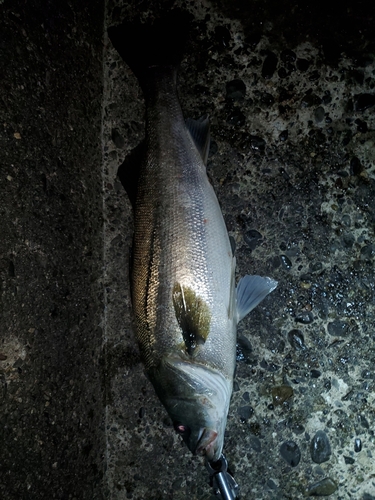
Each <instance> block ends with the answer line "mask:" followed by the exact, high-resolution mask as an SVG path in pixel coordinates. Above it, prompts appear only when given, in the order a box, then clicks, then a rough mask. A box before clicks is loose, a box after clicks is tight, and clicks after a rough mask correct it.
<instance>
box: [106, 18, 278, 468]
mask: <svg viewBox="0 0 375 500" xmlns="http://www.w3.org/2000/svg"><path fill="white" fill-rule="evenodd" d="M185 26H186V23H185V24H181V22H180V23H176V22H175V20H174V21H173V23H172V22H171V20H162V21H159V23H155V24H154V25H153V26H151V27H150V26H148V25H142V24H140V23H133V24H123V25H120V26H117V27H112V28H109V30H108V33H109V36H110V39H111V41H112V43H113V45H114V46H115V48H116V49H117V50H118V52H119V53H120V55H121V56H122V57H123V59H124V60H125V61H126V62H127V63H128V64H129V66H130V68H131V69H132V70H133V71H134V73H135V74H136V76H137V77H138V79H139V82H140V85H141V87H142V89H143V91H144V95H145V99H146V139H145V153H144V156H143V159H142V162H141V165H140V166H139V179H138V188H137V193H136V197H135V208H134V212H135V233H134V245H133V256H132V260H133V262H132V275H131V282H132V283H131V284H132V302H133V309H134V314H135V323H136V335H137V339H138V343H139V346H140V349H141V353H142V356H143V360H144V364H145V367H146V372H147V374H148V376H149V378H150V380H151V382H152V384H153V386H154V388H155V391H156V393H157V395H158V397H159V399H160V400H161V402H162V403H163V405H164V406H165V408H166V410H167V412H168V414H169V416H170V417H171V419H172V421H173V423H174V427H175V430H176V431H177V432H178V433H179V434H180V435H181V436H182V438H183V439H184V441H185V442H186V444H187V446H188V447H189V449H190V450H191V451H192V453H197V454H202V455H205V456H206V457H207V459H208V460H209V461H214V460H218V459H219V457H220V455H221V452H222V449H223V440H224V431H225V426H226V421H227V414H228V408H229V402H230V398H231V394H232V386H233V375H234V369H235V361H236V328H237V323H238V322H239V321H240V320H241V319H242V318H243V317H244V316H245V315H246V314H247V313H248V312H249V311H250V310H251V309H253V308H254V307H255V306H256V305H257V304H258V303H259V302H260V301H261V300H262V299H263V298H264V297H265V296H266V295H267V294H268V293H269V292H271V291H272V290H273V289H274V288H276V285H277V283H276V281H274V280H272V279H271V278H262V277H260V276H245V277H244V278H242V279H241V280H240V282H239V284H238V286H237V288H236V286H235V267H236V261H235V257H234V256H233V252H232V248H231V244H230V240H229V237H228V232H227V229H226V226H225V222H224V219H223V216H222V213H221V210H220V206H219V203H218V200H217V198H216V195H215V192H214V190H213V188H212V185H211V184H210V182H209V180H208V178H207V174H206V167H205V162H206V160H207V155H208V148H209V122H208V118H201V119H200V120H197V121H194V120H188V121H186V122H185V120H184V117H183V114H182V110H181V107H180V103H179V100H178V96H177V89H176V74H177V70H176V67H177V64H178V58H179V56H180V52H181V48H182V45H183V41H182V39H183V35H182V33H183V32H184V28H185Z"/></svg>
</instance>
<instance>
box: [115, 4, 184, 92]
mask: <svg viewBox="0 0 375 500" xmlns="http://www.w3.org/2000/svg"><path fill="white" fill-rule="evenodd" d="M190 21H191V16H190V14H188V13H187V12H184V11H182V10H179V9H173V10H171V11H170V12H169V13H168V14H166V15H165V16H164V17H162V18H161V19H157V20H155V21H154V23H153V24H152V23H151V22H146V23H141V22H140V20H139V19H135V20H133V21H132V22H123V23H122V24H119V25H117V26H111V27H110V28H108V36H109V38H110V40H111V42H112V44H113V46H114V47H115V49H116V50H117V52H118V53H119V54H120V56H121V57H122V58H123V59H124V61H125V62H126V63H127V64H128V65H129V66H130V69H131V70H132V71H133V73H134V74H135V76H136V77H137V78H138V80H139V83H140V85H141V86H142V87H143V86H144V84H145V83H146V81H145V79H147V71H148V69H149V68H151V67H155V66H177V65H178V64H179V62H180V60H181V58H182V55H183V51H184V46H185V41H186V38H187V34H188V31H189V27H190Z"/></svg>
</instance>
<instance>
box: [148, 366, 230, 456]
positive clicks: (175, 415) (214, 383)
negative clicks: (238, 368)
mask: <svg viewBox="0 0 375 500" xmlns="http://www.w3.org/2000/svg"><path fill="white" fill-rule="evenodd" d="M157 374H158V376H157V379H158V380H156V379H155V376H154V377H152V379H153V380H152V381H153V383H154V386H155V389H156V392H157V394H158V396H159V398H160V400H161V401H162V403H163V405H164V406H165V408H166V410H167V412H168V414H169V416H170V417H171V419H172V421H173V425H174V428H175V430H176V432H177V433H178V434H180V435H181V437H182V438H183V440H184V441H185V443H186V445H187V446H188V448H189V450H190V451H191V452H192V453H193V454H194V455H195V454H197V455H204V456H206V458H207V459H208V460H209V461H215V460H218V459H219V458H220V455H221V452H222V449H223V443H224V432H225V427H226V422H227V415H228V408H229V401H230V397H231V393H232V380H228V379H227V378H226V377H225V376H224V375H223V374H222V373H221V372H220V371H219V370H216V369H213V368H210V367H208V366H206V365H203V364H197V363H194V362H190V361H184V360H181V359H176V358H167V359H164V360H163V362H162V363H161V366H160V367H159V369H158V371H157Z"/></svg>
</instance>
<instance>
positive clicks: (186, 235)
mask: <svg viewBox="0 0 375 500" xmlns="http://www.w3.org/2000/svg"><path fill="white" fill-rule="evenodd" d="M154 79H155V80H154V82H153V83H154V85H153V86H151V82H150V83H149V88H148V92H149V94H148V95H147V98H146V99H147V103H146V104H147V114H146V133H147V154H146V161H145V163H144V165H143V166H142V170H141V175H140V183H139V190H138V197H137V204H136V210H135V236H134V248H133V252H134V261H133V275H132V281H133V303H134V309H135V314H136V320H137V323H138V325H139V327H138V328H137V333H138V337H139V342H140V345H141V346H142V350H143V351H144V356H145V359H146V368H150V367H151V366H155V365H157V364H158V363H159V362H160V359H161V358H162V357H163V356H164V355H166V354H168V353H169V352H170V350H171V349H180V346H181V341H182V338H181V331H180V327H179V325H178V322H177V319H176V315H175V311H174V307H173V300H172V291H173V287H174V285H175V283H179V284H180V285H182V286H186V287H189V288H190V289H192V290H194V291H195V292H196V294H197V295H198V296H200V297H201V298H202V299H203V300H204V301H205V302H206V303H207V304H208V305H209V307H210V308H211V310H212V328H211V331H210V334H209V335H208V339H207V341H206V343H205V345H204V348H203V349H202V352H201V353H200V354H198V355H197V357H196V358H195V361H196V362H203V363H210V362H211V363H212V365H213V366H216V367H218V368H220V369H223V370H225V371H226V372H227V373H228V375H231V373H232V371H233V369H234V362H235V361H234V358H235V357H234V354H233V346H234V343H235V336H233V334H232V333H233V332H231V331H230V329H229V331H228V326H229V323H230V321H233V318H229V310H228V309H229V304H230V301H231V299H230V294H231V293H233V290H231V274H232V259H233V257H232V251H231V247H230V242H229V237H228V233H227V230H226V227H225V223H224V220H223V217H222V213H221V210H220V207H219V204H218V201H217V198H216V195H215V193H214V191H213V188H212V186H211V184H210V183H209V181H208V178H207V174H206V168H205V165H204V164H203V160H202V158H201V156H200V154H199V152H198V150H197V148H196V146H195V144H194V142H193V139H192V138H191V135H190V133H189V132H188V130H187V128H186V125H185V120H184V118H183V114H182V110H181V107H180V104H179V101H178V97H177V90H176V84H175V71H174V70H172V69H170V70H164V71H163V72H162V74H158V72H156V74H155V75H154ZM223 291H224V293H223ZM220 325H221V327H220ZM222 328H225V329H226V330H225V331H226V332H227V334H226V335H225V336H224V338H221V337H222V335H218V333H219V332H220V330H222ZM215 334H216V335H215ZM228 357H230V359H227V358H228Z"/></svg>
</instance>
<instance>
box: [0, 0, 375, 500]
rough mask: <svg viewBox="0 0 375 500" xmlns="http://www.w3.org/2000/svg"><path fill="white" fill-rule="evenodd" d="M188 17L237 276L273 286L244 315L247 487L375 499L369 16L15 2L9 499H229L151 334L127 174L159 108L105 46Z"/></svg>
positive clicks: (234, 454)
mask: <svg viewBox="0 0 375 500" xmlns="http://www.w3.org/2000/svg"><path fill="white" fill-rule="evenodd" d="M172 6H182V7H185V8H188V9H189V11H190V12H191V13H192V15H193V18H194V22H193V29H192V32H191V35H190V39H189V41H188V44H187V48H186V56H185V58H184V60H183V62H182V65H181V70H180V74H179V91H180V98H181V103H182V107H183V109H184V112H185V116H186V117H199V116H201V115H202V114H205V113H209V114H210V117H211V122H212V147H211V153H210V158H209V163H208V173H209V176H210V179H211V181H212V183H213V185H214V188H215V191H216V193H217V195H218V198H219V201H220V203H221V206H222V209H223V213H224V217H225V220H226V223H227V226H228V230H229V232H230V235H231V236H232V237H233V238H234V239H235V241H236V244H237V251H236V255H237V264H238V268H237V272H238V277H240V276H242V275H244V274H246V273H257V274H264V275H269V276H272V277H273V278H275V279H277V280H278V281H279V286H278V288H277V290H276V291H274V292H273V293H272V295H271V296H269V297H268V298H267V299H266V300H265V301H264V302H263V303H262V304H261V306H259V307H258V308H257V309H256V310H255V311H253V312H252V313H251V315H250V316H249V317H248V318H246V320H244V321H243V322H242V323H241V324H240V326H239V348H238V368H237V373H236V380H235V390H234V393H233V398H232V403H231V407H230V414H229V419H228V426H227V433H226V439H225V453H226V456H227V458H228V461H229V464H230V468H231V471H232V472H233V474H234V476H235V478H236V480H237V481H238V483H239V484H240V488H241V497H240V498H242V499H249V500H250V499H257V500H263V499H264V500H265V499H267V500H268V499H270V500H276V499H277V500H284V499H299V498H304V497H306V496H327V497H329V498H331V499H335V500H339V499H340V500H344V499H355V500H357V499H358V500H371V499H374V498H375V481H374V465H373V457H374V453H375V449H374V446H375V438H374V431H373V426H374V380H375V376H374V369H373V366H374V361H375V350H374V340H375V337H374V330H373V327H374V318H375V316H374V315H375V297H374V255H375V253H374V248H375V247H374V221H375V213H374V196H375V182H374V178H375V169H374V156H375V154H374V140H375V133H374V128H375V126H374V121H375V120H374V109H375V108H374V105H375V97H374V96H375V89H374V85H375V84H374V75H375V63H374V53H375V50H374V37H373V31H374V22H375V21H374V7H373V5H372V4H371V3H370V2H365V1H356V2H354V1H347V2H342V3H341V4H340V6H339V7H335V8H334V7H333V6H330V5H329V4H328V2H320V1H318V2H303V3H301V4H295V3H292V2H287V1H281V2H273V1H271V0H266V1H263V2H257V1H250V2H242V1H231V2H226V1H217V2H212V3H211V2H208V1H197V2H191V3H189V4H188V6H187V7H186V5H185V3H184V2H181V1H180V0H177V1H166V0H163V1H161V2H135V1H132V0H131V1H128V2H121V1H108V2H107V5H106V8H105V9H104V5H103V4H102V3H101V2H99V1H98V0H94V2H87V1H86V0H84V1H80V2H73V1H71V2H62V3H54V2H49V1H47V0H39V1H36V0H33V1H27V2H26V1H21V0H16V2H14V1H13V2H9V1H7V0H6V1H5V2H2V3H1V5H0V8H1V9H2V11H1V19H2V24H1V26H2V29H1V34H0V51H1V53H0V61H1V63H2V65H1V71H0V76H1V82H2V86H1V88H2V93H1V100H0V104H1V109H2V122H1V136H0V140H1V149H0V155H1V156H0V158H1V161H0V169H1V187H0V210H1V226H0V229H1V239H0V262H1V279H2V285H1V311H0V314H1V316H0V340H1V344H0V380H1V391H0V404H1V406H0V420H1V422H0V424H1V426H0V432H1V434H0V435H1V448H0V498H4V499H5V500H8V499H9V500H13V499H17V500H18V499H27V500H29V499H34V498H35V499H43V498H58V499H74V498H75V499H101V498H108V499H111V500H123V499H128V498H131V499H137V500H138V499H139V500H141V499H147V500H156V499H158V500H166V499H175V500H180V499H181V500H182V499H186V498H189V499H199V500H203V499H210V498H211V497H212V495H211V491H210V488H209V486H208V484H207V479H208V478H207V473H206V471H205V469H204V467H203V465H202V461H201V459H199V458H198V457H193V456H192V455H191V454H190V452H189V451H188V450H187V448H186V447H185V446H184V445H183V444H182V443H181V441H180V439H179V438H178V436H176V435H175V434H174V431H173V428H172V426H171V422H170V421H169V418H168V417H167V415H166V412H165V410H164V409H163V407H162V406H161V404H160V403H159V401H158V400H157V398H156V397H155V395H154V392H153V389H152V386H151V384H150V383H149V382H148V380H147V379H146V377H145V375H144V373H143V368H142V364H141V361H140V358H139V352H138V348H137V346H136V343H135V340H134V334H133V327H132V317H131V303H130V294H129V281H128V280H129V273H128V269H129V264H128V261H129V249H130V247H131V239H132V224H133V222H132V212H131V207H130V204H129V201H128V199H127V196H126V194H125V192H124V190H123V188H122V186H121V184H120V182H119V181H118V179H117V178H116V171H117V167H118V165H119V164H120V163H121V162H122V161H123V159H124V158H125V156H126V155H127V154H128V153H129V152H130V151H131V150H132V149H133V148H134V147H135V146H137V144H138V143H139V142H140V140H141V139H142V137H143V133H144V132H143V131H144V102H143V96H142V93H141V90H140V89H139V86H138V84H137V82H136V80H135V78H134V76H133V75H132V73H131V71H130V70H129V68H127V66H126V65H125V64H124V63H123V62H122V61H121V60H120V58H119V56H118V55H117V54H116V53H115V51H114V50H113V48H112V47H111V45H110V43H109V41H108V39H107V36H106V34H104V35H103V31H104V30H103V24H104V27H107V26H109V25H111V24H116V23H119V22H121V21H122V20H123V19H124V18H127V19H132V18H134V17H136V16H138V15H139V14H141V15H142V17H143V18H144V19H146V18H147V17H149V16H159V15H162V13H163V12H165V11H166V10H167V9H170V8H171V7H172ZM103 16H104V19H103ZM171 43H173V41H171ZM103 47H104V51H103ZM103 57H104V60H103ZM103 68H104V74H103Z"/></svg>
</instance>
